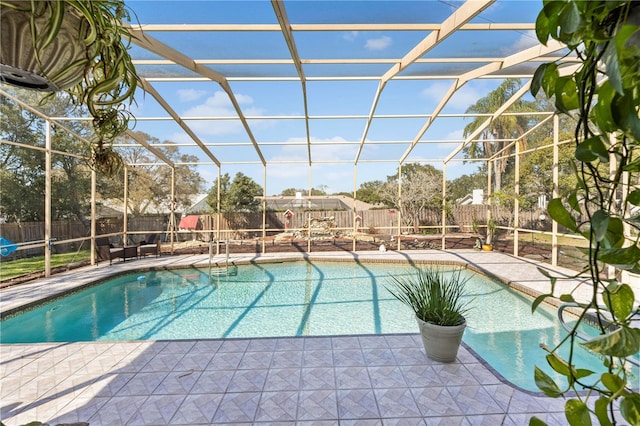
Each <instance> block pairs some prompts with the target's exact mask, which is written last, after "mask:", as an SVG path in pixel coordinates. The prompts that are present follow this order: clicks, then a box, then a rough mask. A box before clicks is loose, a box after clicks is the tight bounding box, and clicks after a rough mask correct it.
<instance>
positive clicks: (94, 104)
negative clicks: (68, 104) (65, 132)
mask: <svg viewBox="0 0 640 426" xmlns="http://www.w3.org/2000/svg"><path fill="white" fill-rule="evenodd" d="M129 18H130V15H129V12H128V10H127V8H126V7H125V4H124V0H76V1H57V0H47V1H44V0H43V1H24V0H0V31H1V33H0V52H1V53H0V80H1V81H3V82H6V83H9V84H13V85H17V86H21V87H25V88H28V89H33V90H40V91H46V92H53V93H55V92H59V91H65V92H66V93H67V94H68V95H69V96H70V98H71V100H72V102H73V103H74V104H76V105H84V106H86V107H87V109H88V111H89V113H90V114H91V116H92V117H93V122H92V125H93V129H94V133H95V137H94V139H93V141H92V147H91V148H92V159H91V163H92V166H93V167H94V168H96V169H97V170H99V171H102V172H105V173H109V174H112V173H114V172H115V171H117V170H118V169H119V167H120V165H121V164H122V160H121V158H120V156H119V154H118V153H117V152H116V151H114V150H113V149H112V146H111V143H112V142H113V140H114V139H115V138H116V137H117V136H119V135H121V134H122V133H123V132H125V131H126V130H127V129H128V125H129V120H130V119H131V118H133V116H132V114H131V112H130V111H129V110H128V108H127V107H128V105H130V104H131V102H132V101H133V96H134V93H135V89H136V87H137V84H138V76H137V74H136V70H135V67H134V66H133V62H132V60H131V57H130V55H129V52H128V49H129V42H130V35H129V32H128V31H127V29H126V27H125V26H123V24H122V20H123V19H125V20H129Z"/></svg>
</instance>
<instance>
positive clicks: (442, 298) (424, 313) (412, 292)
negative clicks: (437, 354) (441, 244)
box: [387, 267, 471, 326]
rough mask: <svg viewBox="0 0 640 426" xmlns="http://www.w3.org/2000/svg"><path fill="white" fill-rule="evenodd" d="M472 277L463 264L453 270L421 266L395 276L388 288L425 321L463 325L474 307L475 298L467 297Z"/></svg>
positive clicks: (437, 323) (446, 324)
mask: <svg viewBox="0 0 640 426" xmlns="http://www.w3.org/2000/svg"><path fill="white" fill-rule="evenodd" d="M470 278H471V277H470V276H466V277H465V276H463V275H462V268H456V269H454V270H453V271H451V272H449V271H445V270H442V269H441V268H437V267H426V268H419V269H418V270H417V272H416V273H415V274H412V275H409V276H404V277H403V276H400V277H395V276H393V277H391V281H392V283H391V285H390V286H387V290H388V291H389V293H391V294H392V295H393V296H394V297H395V298H396V299H398V300H399V301H401V302H402V303H404V304H405V305H407V306H409V307H410V308H411V309H412V310H413V311H414V312H415V313H416V316H417V317H418V318H420V319H421V320H422V321H424V322H429V323H432V324H436V325H444V326H452V325H460V324H463V323H464V322H465V318H464V317H465V315H466V314H467V312H468V311H469V309H470V303H471V300H470V299H465V298H464V296H465V284H466V283H467V281H469V279H470Z"/></svg>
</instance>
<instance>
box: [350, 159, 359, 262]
mask: <svg viewBox="0 0 640 426" xmlns="http://www.w3.org/2000/svg"><path fill="white" fill-rule="evenodd" d="M357 173H358V166H357V164H354V165H353V209H352V211H353V244H352V247H351V250H352V251H354V252H355V251H356V235H357V232H358V223H357V219H356V218H357V217H358V213H357V211H356V200H357V196H358V191H357V188H356V185H357V184H356V182H357Z"/></svg>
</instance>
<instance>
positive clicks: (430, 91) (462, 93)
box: [421, 82, 482, 111]
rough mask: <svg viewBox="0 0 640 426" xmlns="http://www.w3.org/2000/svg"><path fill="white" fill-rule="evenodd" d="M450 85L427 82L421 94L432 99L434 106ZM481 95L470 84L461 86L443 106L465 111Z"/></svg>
mask: <svg viewBox="0 0 640 426" xmlns="http://www.w3.org/2000/svg"><path fill="white" fill-rule="evenodd" d="M450 87H451V85H450V84H449V83H444V82H434V83H431V84H429V85H428V86H427V87H426V88H425V89H424V90H422V92H421V94H422V96H423V97H425V98H427V99H429V100H431V101H433V103H434V107H435V106H436V105H437V104H438V103H440V100H441V99H442V97H443V96H444V95H445V94H446V93H447V91H448V90H449V88H450ZM481 97H482V96H480V94H479V93H478V92H477V91H476V90H475V89H474V88H472V87H471V86H469V85H466V86H462V87H461V88H460V89H458V91H457V92H456V93H454V94H453V96H452V97H451V99H449V102H447V105H446V106H445V108H447V107H448V108H454V109H455V110H456V111H466V110H467V108H469V107H470V106H471V105H473V104H475V103H476V102H477V100H478V99H480V98H481Z"/></svg>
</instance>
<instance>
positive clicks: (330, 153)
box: [268, 136, 354, 186]
mask: <svg viewBox="0 0 640 426" xmlns="http://www.w3.org/2000/svg"><path fill="white" fill-rule="evenodd" d="M305 141H306V139H305V138H291V139H289V140H288V141H287V142H289V143H290V145H284V146H283V147H282V149H281V151H280V153H279V154H277V155H274V156H273V157H272V158H270V159H269V160H268V161H269V162H274V161H277V162H281V161H301V162H303V163H301V164H288V165H287V166H286V167H273V168H270V170H269V176H272V177H274V178H297V179H303V180H304V181H305V182H306V178H307V174H308V169H309V168H308V164H307V163H306V162H307V160H308V157H307V146H306V142H305ZM301 142H302V144H300V143H301ZM311 142H312V147H311V155H312V158H311V159H312V161H326V160H344V159H349V160H353V156H354V154H353V146H348V145H343V144H341V142H345V139H344V138H343V137H341V136H334V137H332V138H323V139H319V138H314V137H312V138H311ZM313 142H336V143H335V144H326V145H325V144H323V145H315V146H313ZM294 143H295V145H294ZM331 167H332V166H331V165H324V164H314V166H313V169H314V175H315V174H316V173H318V176H320V174H319V171H320V170H321V169H322V168H327V170H329V172H326V173H324V172H323V173H322V176H323V177H327V176H331V175H332V169H331ZM338 175H339V176H340V178H343V176H342V173H339V174H338ZM296 182H297V181H296ZM294 186H295V185H294Z"/></svg>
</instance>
